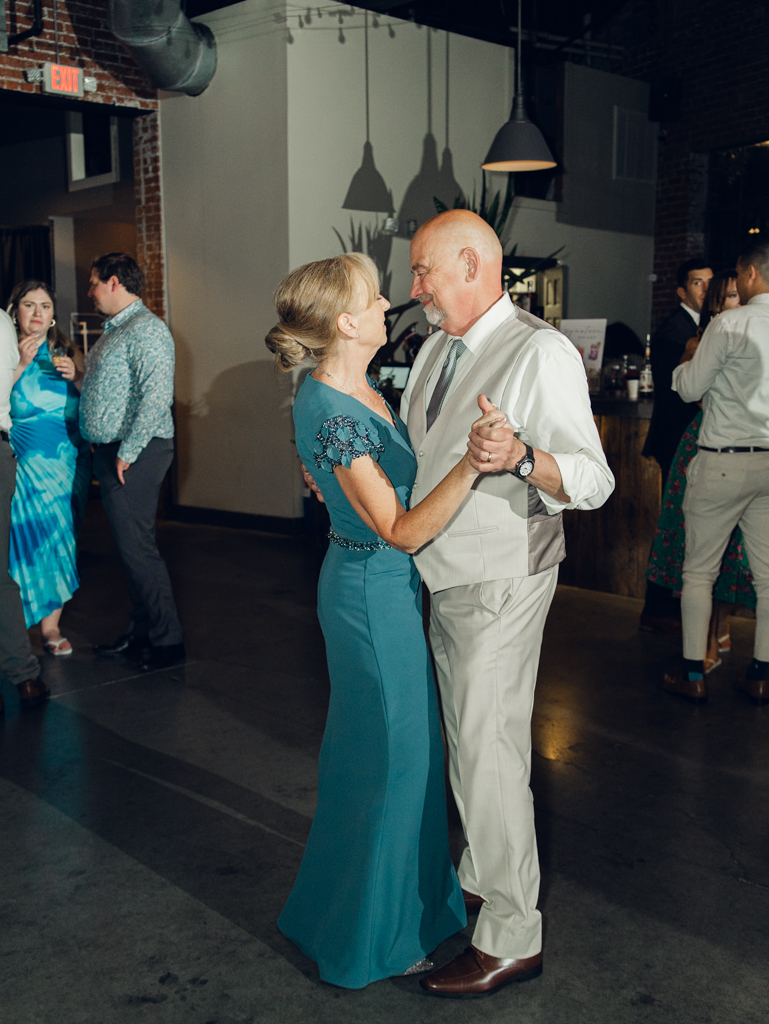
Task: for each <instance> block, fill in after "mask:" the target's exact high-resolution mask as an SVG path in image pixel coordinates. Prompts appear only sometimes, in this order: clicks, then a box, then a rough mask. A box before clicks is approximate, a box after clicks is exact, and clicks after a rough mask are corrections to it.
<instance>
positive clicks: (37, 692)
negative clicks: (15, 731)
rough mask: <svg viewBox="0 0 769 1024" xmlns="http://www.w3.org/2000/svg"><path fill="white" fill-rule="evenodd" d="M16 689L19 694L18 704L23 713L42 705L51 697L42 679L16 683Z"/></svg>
mask: <svg viewBox="0 0 769 1024" xmlns="http://www.w3.org/2000/svg"><path fill="white" fill-rule="evenodd" d="M16 689H17V690H18V692H19V703H20V704H21V706H22V708H23V709H24V710H25V711H28V710H29V709H30V708H36V707H38V706H39V705H40V704H44V703H45V702H46V700H47V699H48V698H49V697H50V696H51V691H50V690H49V688H48V685H47V684H46V683H45V682H43V680H42V679H40V678H37V679H27V680H25V681H24V682H23V683H17V684H16Z"/></svg>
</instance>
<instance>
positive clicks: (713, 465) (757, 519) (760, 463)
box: [665, 243, 769, 704]
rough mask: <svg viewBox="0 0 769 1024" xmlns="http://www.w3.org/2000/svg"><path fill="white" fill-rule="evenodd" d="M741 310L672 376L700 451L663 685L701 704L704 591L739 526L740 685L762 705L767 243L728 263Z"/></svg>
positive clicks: (768, 582) (692, 474) (768, 626)
mask: <svg viewBox="0 0 769 1024" xmlns="http://www.w3.org/2000/svg"><path fill="white" fill-rule="evenodd" d="M737 290H738V291H739V294H740V300H741V302H742V305H741V306H740V307H738V308H737V309H728V310H725V311H724V312H723V313H721V315H720V316H718V317H717V318H716V319H714V320H713V321H712V322H711V323H710V324H709V325H708V327H707V329H706V330H705V333H704V334H703V335H702V340H701V341H700V343H699V346H698V348H697V350H696V352H695V354H694V356H693V358H692V359H691V361H689V362H685V363H682V365H681V366H679V367H677V368H676V369H675V370H674V371H673V389H674V390H675V391H677V392H678V394H679V395H680V396H681V398H682V399H683V400H684V401H685V402H696V401H699V399H702V408H703V416H702V427H701V428H700V435H699V451H698V453H697V455H696V456H695V457H694V459H693V460H692V461H691V463H690V464H689V468H688V470H687V475H686V479H687V483H686V495H685V497H684V502H683V511H684V518H685V524H686V527H685V528H686V554H685V557H684V566H683V589H682V592H681V619H682V623H683V641H684V652H683V653H684V664H683V667H682V669H681V670H680V671H675V672H668V673H666V675H665V688H666V689H667V690H670V691H672V692H679V693H681V694H682V695H683V696H688V697H689V698H690V699H693V700H698V699H699V700H704V698H705V689H704V682H703V678H702V677H703V664H702V663H703V659H704V657H705V649H706V646H707V625H708V622H709V620H710V613H711V605H712V593H713V584H714V582H715V579H716V577H717V575H718V571H719V568H720V565H721V558H722V556H723V553H724V549H725V548H726V545H727V543H728V541H729V537H730V536H731V533H732V530H733V529H734V527H735V526H737V525H738V524H739V526H740V528H741V529H742V536H743V543H744V544H745V552H746V554H747V556H748V561H749V562H750V570H751V574H752V576H753V586H754V587H755V590H756V597H757V605H756V637H755V646H754V652H753V653H754V657H753V662H752V663H751V665H750V666H749V668H748V671H747V673H746V676H745V679H744V681H743V682H742V684H741V686H742V688H743V689H744V690H745V691H746V692H747V693H748V695H749V696H750V697H751V698H752V700H753V701H754V702H755V703H757V704H766V703H769V244H767V243H755V244H754V245H752V246H750V247H749V248H748V249H747V250H746V251H745V252H744V253H743V254H742V256H740V258H739V261H738V263H737Z"/></svg>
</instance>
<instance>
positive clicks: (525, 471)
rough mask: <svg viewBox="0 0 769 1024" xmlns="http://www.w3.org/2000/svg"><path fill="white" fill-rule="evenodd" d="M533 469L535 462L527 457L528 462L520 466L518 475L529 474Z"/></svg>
mask: <svg viewBox="0 0 769 1024" xmlns="http://www.w3.org/2000/svg"><path fill="white" fill-rule="evenodd" d="M532 469H534V463H533V462H531V461H530V460H529V459H527V460H526V462H524V463H523V465H522V466H521V467H520V468H519V470H518V475H519V476H528V475H529V473H531V471H532Z"/></svg>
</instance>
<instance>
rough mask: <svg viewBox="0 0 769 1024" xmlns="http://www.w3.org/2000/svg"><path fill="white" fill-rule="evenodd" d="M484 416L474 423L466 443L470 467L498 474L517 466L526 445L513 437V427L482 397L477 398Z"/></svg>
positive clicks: (480, 471) (481, 471)
mask: <svg viewBox="0 0 769 1024" xmlns="http://www.w3.org/2000/svg"><path fill="white" fill-rule="evenodd" d="M478 406H479V408H480V410H481V412H482V413H483V415H482V416H481V418H480V419H478V420H476V421H475V423H473V428H472V430H471V432H470V439H469V441H468V442H467V451H468V458H469V460H470V465H471V466H472V467H473V469H475V470H476V471H477V472H478V473H499V472H501V471H502V470H503V469H508V468H509V467H514V466H516V465H517V464H518V463H519V462H520V461H521V459H522V458H523V456H524V455H525V454H526V446H525V445H524V443H523V442H522V441H519V440H518V438H517V437H516V436H515V433H514V431H513V428H512V427H511V426H510V424H509V423H508V422H507V420H506V419H505V415H504V413H502V412H500V411H499V409H497V407H496V406H495V405H492V404H491V402H490V401H489V400H488V398H487V397H486V396H485V395H479V396H478Z"/></svg>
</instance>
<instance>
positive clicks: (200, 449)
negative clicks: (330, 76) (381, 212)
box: [160, 0, 302, 519]
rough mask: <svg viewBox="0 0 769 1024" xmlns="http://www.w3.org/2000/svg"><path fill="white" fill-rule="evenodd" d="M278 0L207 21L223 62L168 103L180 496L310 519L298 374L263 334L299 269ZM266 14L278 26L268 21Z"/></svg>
mask: <svg viewBox="0 0 769 1024" xmlns="http://www.w3.org/2000/svg"><path fill="white" fill-rule="evenodd" d="M274 8H275V4H274V3H272V2H270V0H247V2H246V3H241V4H237V5H236V6H234V7H229V8H225V9H224V10H222V11H218V12H214V13H212V14H210V15H208V16H207V17H206V18H205V21H206V23H207V24H209V25H210V26H211V28H212V29H213V31H214V32H215V34H216V38H217V54H218V67H217V70H216V75H215V76H214V79H213V81H212V83H211V85H210V86H209V87H208V89H207V90H206V91H205V92H204V93H203V94H202V95H201V96H198V97H194V98H191V97H187V96H182V95H178V94H173V95H171V94H167V95H165V96H164V97H163V99H162V100H161V104H160V132H161V161H162V179H163V213H164V226H165V239H166V266H167V280H168V298H169V317H170V326H171V329H172V331H173V335H174V338H175V341H176V348H177V367H178V368H177V376H176V398H177V400H176V408H177V424H178V435H179V443H178V450H179V474H178V496H177V500H178V501H179V502H180V504H182V505H188V506H193V507H200V508H209V509H221V510H226V511H232V512H244V513H250V514H255V515H262V516H278V517H282V518H287V519H291V518H296V517H299V516H301V512H302V505H301V487H300V484H299V478H298V475H297V473H296V466H295V459H294V449H293V446H292V444H291V422H290V419H291V408H290V381H289V380H288V379H286V378H285V377H282V376H280V375H279V374H278V372H277V371H276V370H275V368H274V366H273V363H272V360H271V356H270V353H269V352H268V351H267V349H266V348H265V345H264V335H265V333H266V331H267V330H268V329H269V327H270V326H271V325H272V323H274V320H275V314H274V310H273V306H272V292H273V289H274V287H275V285H276V284H277V283H278V281H279V280H280V279H281V277H283V276H284V275H285V274H286V273H287V271H288V269H289V261H288V171H287V138H286V136H287V128H286V126H287V91H286V44H285V33H282V32H277V33H276V32H275V31H274V21H273V20H272V17H271V12H272V11H274ZM265 19H266V23H265Z"/></svg>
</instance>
